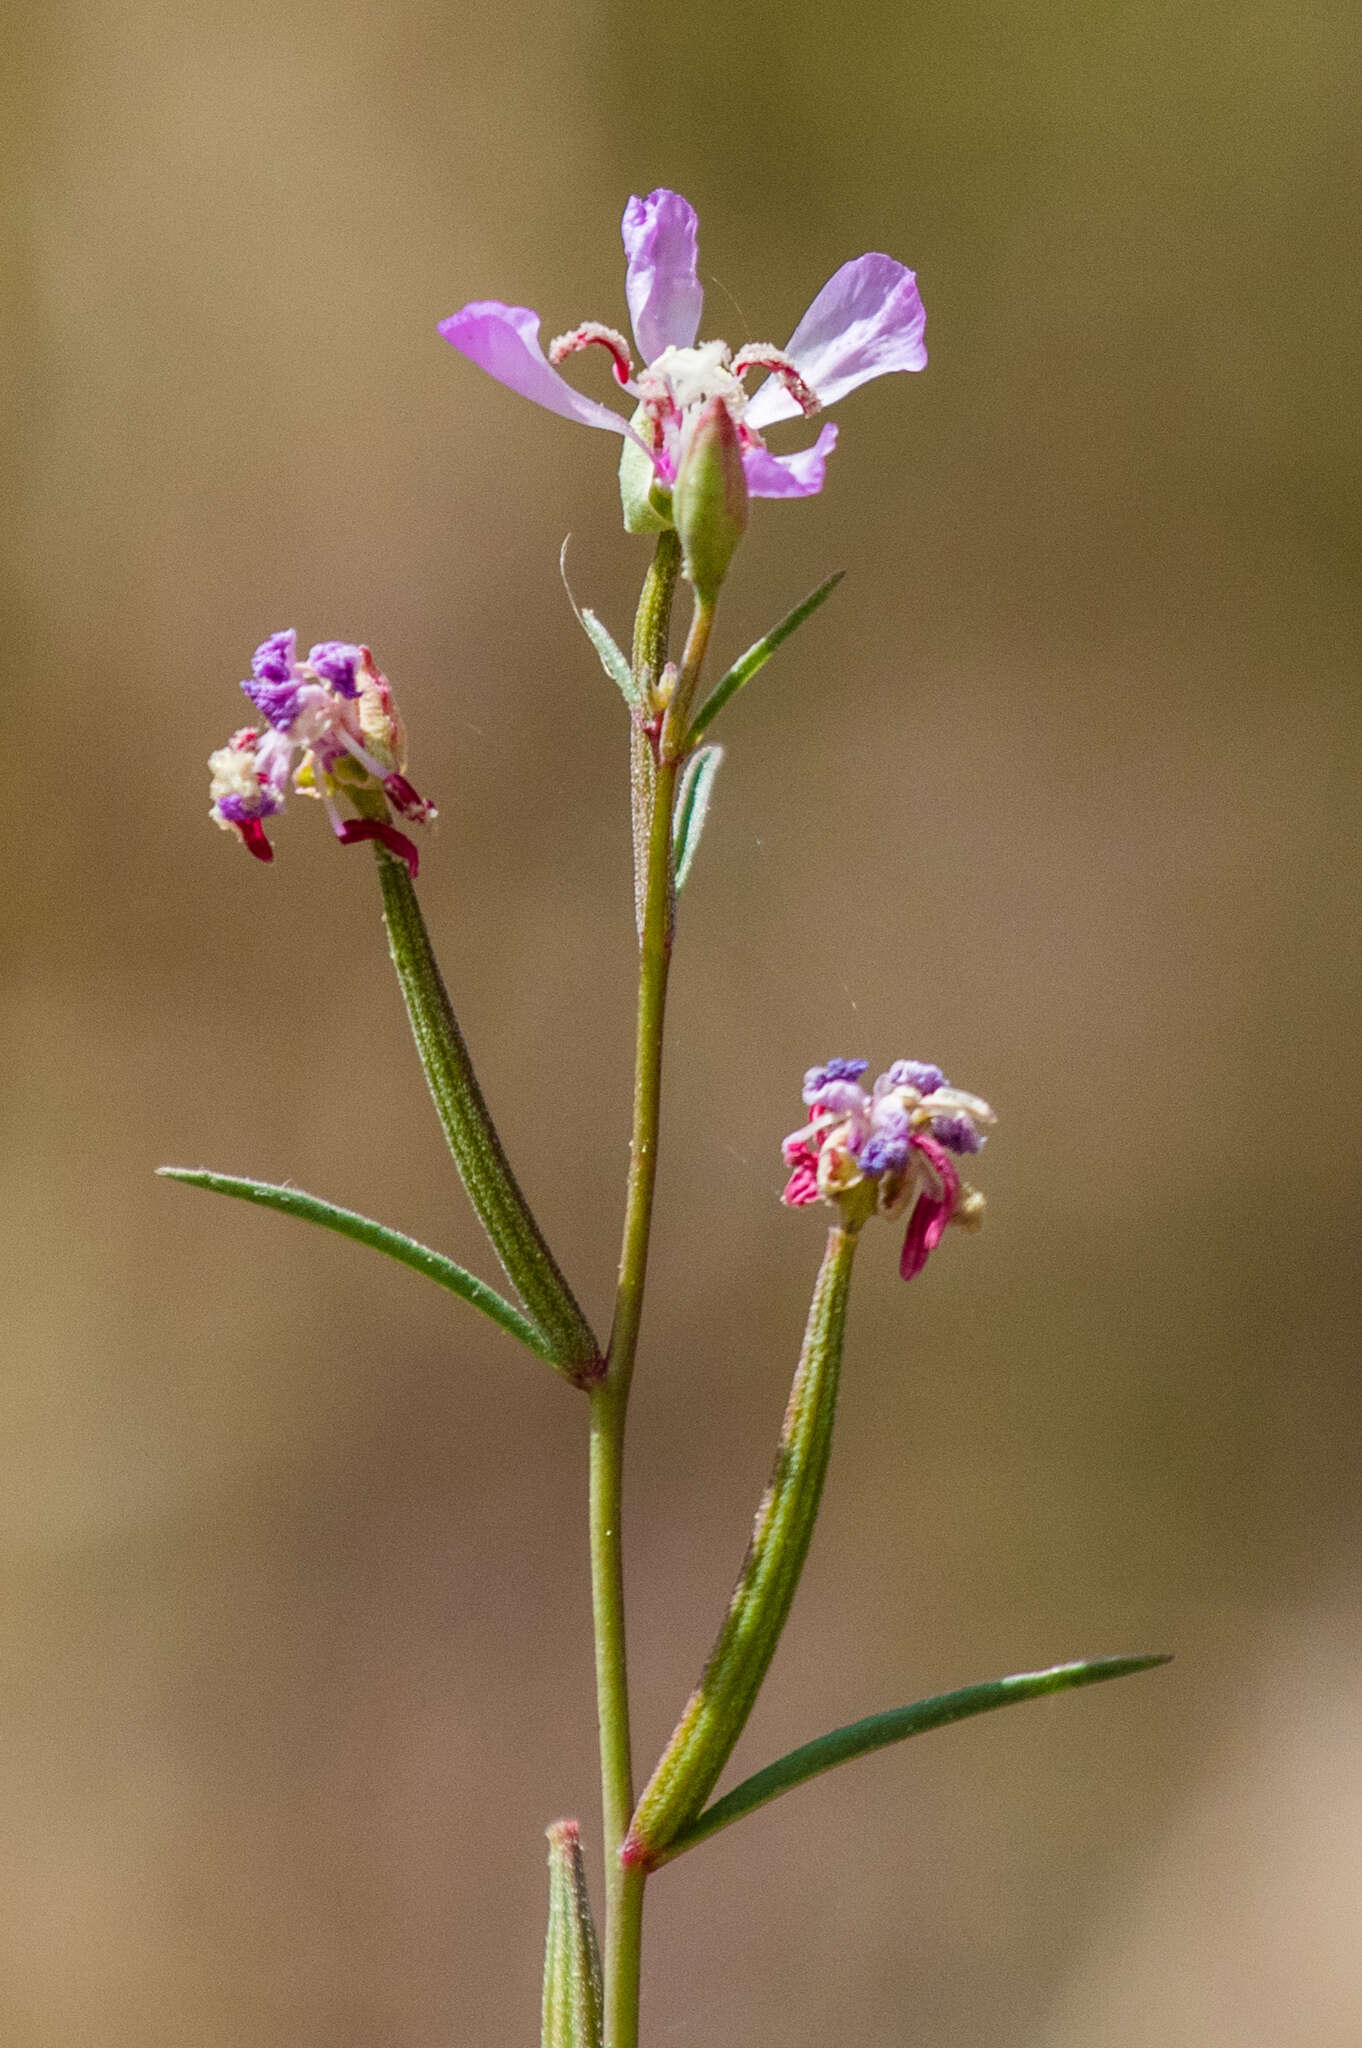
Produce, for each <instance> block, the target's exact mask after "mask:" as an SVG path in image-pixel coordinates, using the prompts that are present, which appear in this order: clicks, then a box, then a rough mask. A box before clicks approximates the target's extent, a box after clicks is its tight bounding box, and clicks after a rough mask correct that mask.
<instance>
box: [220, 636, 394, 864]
mask: <svg viewBox="0 0 1362 2048" xmlns="http://www.w3.org/2000/svg"><path fill="white" fill-rule="evenodd" d="M241 687H242V689H243V690H244V691H245V693H246V695H247V696H248V697H249V698H250V700H251V702H252V704H253V705H254V706H255V708H256V710H257V711H258V712H259V713H260V716H261V717H262V719H263V720H264V725H263V727H260V728H257V727H254V726H243V727H242V728H241V730H240V731H239V732H236V733H233V735H232V737H231V739H230V740H229V741H228V742H227V745H226V746H225V747H219V749H218V750H217V752H216V753H215V754H212V755H210V757H209V761H208V766H209V769H210V771H211V774H212V783H211V788H210V795H211V796H212V799H213V801H212V805H211V809H210V813H209V815H210V816H211V817H212V818H213V819H214V821H215V822H216V823H217V824H219V825H221V826H222V827H223V829H224V831H230V832H235V833H236V834H237V835H238V837H239V838H240V839H241V841H242V843H243V845H244V846H245V847H246V849H247V851H248V852H249V853H252V854H254V855H255V857H256V859H257V860H266V861H268V860H273V858H274V849H273V847H272V846H271V845H270V842H269V840H268V838H267V837H266V836H265V826H264V821H265V819H266V818H270V817H273V816H274V815H275V813H276V812H278V811H282V810H283V808H284V799H285V796H286V794H287V792H288V789H289V786H290V783H291V784H292V787H293V788H294V789H295V790H296V791H297V792H298V793H299V794H300V795H302V796H315V797H319V798H320V799H321V801H322V803H323V804H324V806H325V808H326V813H327V816H328V817H329V818H330V820H331V829H332V831H333V832H334V833H335V835H336V837H337V838H338V839H339V840H340V841H341V843H342V845H345V846H349V845H353V844H354V843H355V842H356V841H358V840H363V839H376V840H378V841H379V843H380V844H381V845H383V846H386V847H387V848H388V851H389V852H390V853H395V854H397V855H398V857H399V858H400V859H402V860H404V861H406V863H407V865H408V867H409V868H410V869H411V872H412V873H413V875H414V874H415V873H416V869H417V853H416V848H415V847H414V846H413V844H412V842H411V840H410V839H408V838H407V836H406V834H405V833H404V832H399V831H398V830H397V828H396V826H394V825H392V824H390V823H389V822H388V821H387V819H386V817H385V818H375V817H369V816H363V817H354V818H347V817H344V816H342V814H341V811H340V809H339V807H338V799H339V798H341V797H342V796H348V797H350V798H352V799H355V800H358V799H359V798H360V797H362V796H366V795H367V796H369V797H370V798H376V797H378V796H379V794H380V792H381V794H382V796H383V797H386V798H387V800H388V802H389V803H391V804H392V806H393V808H394V809H395V810H396V811H397V812H398V813H399V814H400V815H401V816H402V817H403V818H407V819H409V820H411V822H412V823H414V824H418V825H424V824H426V823H427V822H428V821H429V820H430V819H432V818H433V817H434V816H435V807H434V805H433V804H430V803H427V801H426V799H425V798H424V797H422V796H419V795H418V794H417V792H416V791H415V790H414V789H413V788H412V785H411V784H410V782H408V780H407V778H406V776H405V774H404V773H403V769H404V767H405V765H406V764H405V753H406V735H405V733H404V732H403V729H402V721H401V719H400V718H399V717H398V714H397V709H396V706H395V705H394V703H393V696H392V690H391V687H390V686H389V683H388V679H387V677H386V676H384V675H381V674H380V673H379V671H378V669H377V668H376V667H375V666H374V658H373V656H372V654H371V653H370V652H369V649H368V648H367V647H356V646H352V645H350V643H349V642H348V641H343V640H321V641H319V642H318V643H317V645H316V646H315V647H313V648H312V649H311V651H310V652H309V654H308V657H307V659H306V661H300V660H299V659H298V642H297V635H296V634H295V633H294V632H292V631H291V630H290V631H287V632H282V633H272V634H271V635H270V637H269V639H268V640H265V641H262V642H261V644H260V646H259V647H257V648H256V650H255V654H254V655H253V657H252V659H251V675H250V679H249V680H248V681H246V682H244V683H243V684H242V685H241ZM299 757H301V758H299ZM295 760H296V761H297V766H296V767H295V765H294V764H295ZM379 808H380V809H382V808H385V807H384V806H383V805H382V804H381V803H380V805H379Z"/></svg>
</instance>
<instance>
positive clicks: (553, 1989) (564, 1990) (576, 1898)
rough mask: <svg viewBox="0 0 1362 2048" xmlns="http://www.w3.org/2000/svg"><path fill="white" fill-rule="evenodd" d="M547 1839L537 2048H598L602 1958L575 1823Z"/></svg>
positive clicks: (556, 1828)
mask: <svg viewBox="0 0 1362 2048" xmlns="http://www.w3.org/2000/svg"><path fill="white" fill-rule="evenodd" d="M546 1832H547V1834H548V1838H549V1931H548V1939H547V1941H546V1942H545V1945H544V2007H543V2033H542V2036H541V2040H542V2048H601V2025H602V2011H603V2006H604V1999H603V1997H602V1991H601V1958H600V1950H599V1948H598V1946H597V1942H596V1929H595V1926H594V1924H593V1922H592V1919H591V1900H590V1897H589V1896H588V1893H587V1888H586V1869H585V1866H584V1864H583V1862H582V1844H581V1838H580V1834H579V1831H578V1827H577V1823H576V1821H575V1820H559V1821H555V1822H554V1824H553V1826H552V1827H551V1828H549V1829H547V1831H546Z"/></svg>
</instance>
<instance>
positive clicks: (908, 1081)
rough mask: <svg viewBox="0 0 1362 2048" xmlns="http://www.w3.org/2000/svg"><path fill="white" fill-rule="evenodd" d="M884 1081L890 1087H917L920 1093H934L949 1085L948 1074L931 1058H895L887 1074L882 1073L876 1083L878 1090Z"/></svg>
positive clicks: (886, 1086)
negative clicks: (934, 1063) (935, 1064)
mask: <svg viewBox="0 0 1362 2048" xmlns="http://www.w3.org/2000/svg"><path fill="white" fill-rule="evenodd" d="M881 1082H883V1083H884V1086H885V1088H886V1089H888V1088H916V1089H917V1091H918V1093H919V1094H920V1095H934V1094H935V1093H936V1091H937V1089H938V1088H944V1087H946V1086H947V1081H946V1076H945V1075H944V1074H943V1073H942V1071H941V1069H940V1067H938V1066H934V1065H933V1063H932V1062H931V1061H930V1060H895V1061H894V1064H893V1066H892V1067H891V1068H890V1069H889V1072H888V1073H887V1074H881V1075H880V1079H879V1081H877V1082H876V1083H875V1087H876V1089H877V1090H878V1089H879V1087H880V1083H881Z"/></svg>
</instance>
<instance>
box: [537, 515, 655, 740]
mask: <svg viewBox="0 0 1362 2048" xmlns="http://www.w3.org/2000/svg"><path fill="white" fill-rule="evenodd" d="M570 538H571V536H570V535H569V539H570ZM567 547H568V544H567V541H564V542H563V546H562V551H561V553H560V554H559V557H558V568H559V573H560V574H561V576H562V578H563V588H564V590H565V591H566V592H567V597H568V603H569V604H570V605H571V606H572V609H573V612H574V614H575V616H576V620H577V624H578V625H579V626H580V627H581V629H582V631H583V632H584V633H585V634H586V637H587V639H588V640H589V641H590V642H591V644H592V646H593V647H594V648H595V650H596V652H597V654H598V655H599V657H600V663H601V667H602V668H603V669H604V670H605V672H606V674H607V675H608V676H609V678H610V680H611V682H612V683H614V685H615V687H616V688H617V689H618V690H619V692H620V694H621V695H622V696H623V698H624V701H625V703H626V704H628V705H629V706H631V707H637V706H638V705H640V704H642V702H643V698H642V696H641V694H640V692H639V687H638V684H637V683H636V682H635V681H634V671H633V670H632V668H630V666H629V659H628V656H627V655H626V654H625V652H624V650H623V648H622V647H620V646H619V645H618V643H617V642H616V640H615V639H614V637H613V635H612V634H611V632H610V629H609V627H608V626H605V625H603V624H602V622H601V620H600V619H598V618H597V617H596V614H595V612H593V611H588V610H587V608H586V607H585V605H579V604H578V602H577V600H576V598H575V597H574V596H573V594H572V585H571V584H570V583H569V582H568V580H567Z"/></svg>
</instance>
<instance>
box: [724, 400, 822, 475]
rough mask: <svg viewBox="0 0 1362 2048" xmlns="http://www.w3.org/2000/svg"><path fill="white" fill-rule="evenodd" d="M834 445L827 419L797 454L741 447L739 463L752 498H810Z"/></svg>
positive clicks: (749, 415)
mask: <svg viewBox="0 0 1362 2048" xmlns="http://www.w3.org/2000/svg"><path fill="white" fill-rule="evenodd" d="M795 409H796V411H797V410H798V408H797V407H796V408H795ZM748 417H749V418H750V417H751V413H750V411H749V414H748ZM836 446H837V428H836V426H835V425H834V424H833V422H832V421H831V420H829V421H827V423H826V424H825V425H824V426H823V427H822V428H821V429H820V430H819V435H818V439H817V440H816V441H815V442H814V444H813V446H812V448H801V449H800V451H799V453H798V454H797V455H773V454H772V453H771V451H770V449H769V448H744V450H743V457H742V466H743V469H744V470H745V471H746V473H747V488H748V490H749V491H750V493H751V494H752V496H753V497H754V498H811V497H813V496H814V494H815V493H816V492H818V491H821V490H822V488H823V472H824V470H825V469H826V467H827V460H828V457H829V455H831V453H832V451H833V449H834V448H835V447H836Z"/></svg>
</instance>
